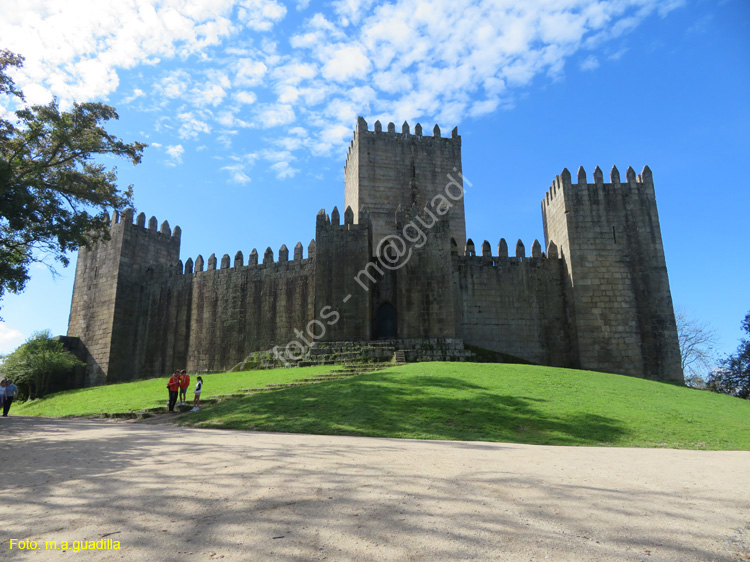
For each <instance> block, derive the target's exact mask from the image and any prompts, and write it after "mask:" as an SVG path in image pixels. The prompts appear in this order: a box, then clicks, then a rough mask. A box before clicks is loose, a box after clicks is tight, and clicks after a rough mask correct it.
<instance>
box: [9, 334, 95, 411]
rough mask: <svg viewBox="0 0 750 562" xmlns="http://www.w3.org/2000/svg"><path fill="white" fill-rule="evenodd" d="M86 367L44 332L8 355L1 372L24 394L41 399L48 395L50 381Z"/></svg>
mask: <svg viewBox="0 0 750 562" xmlns="http://www.w3.org/2000/svg"><path fill="white" fill-rule="evenodd" d="M84 364H85V363H83V362H81V361H79V360H78V358H76V356H75V355H73V354H72V353H70V352H68V351H65V348H64V347H63V344H62V343H60V342H59V341H56V340H54V339H52V335H51V334H50V332H49V330H45V331H41V332H35V333H34V334H32V335H31V337H30V338H29V339H28V340H26V343H24V344H23V345H22V346H21V347H19V348H18V349H16V350H15V351H14V352H13V353H11V354H10V355H8V356H7V357H6V358H5V361H4V362H3V364H2V366H1V367H0V370H2V373H3V374H4V375H5V376H6V377H8V378H10V379H12V380H13V382H15V383H16V385H17V386H18V387H19V389H20V391H21V395H23V396H25V397H27V398H39V397H41V396H44V395H45V394H46V393H47V390H48V389H49V385H50V383H51V382H53V381H55V380H56V379H57V378H58V377H61V376H64V375H66V374H69V373H70V372H71V370H72V369H73V368H74V367H76V366H77V365H84Z"/></svg>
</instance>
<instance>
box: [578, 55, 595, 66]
mask: <svg viewBox="0 0 750 562" xmlns="http://www.w3.org/2000/svg"><path fill="white" fill-rule="evenodd" d="M597 68H599V59H598V58H596V57H595V56H594V55H589V56H588V57H586V59H585V60H584V61H583V62H582V63H581V70H596V69H597Z"/></svg>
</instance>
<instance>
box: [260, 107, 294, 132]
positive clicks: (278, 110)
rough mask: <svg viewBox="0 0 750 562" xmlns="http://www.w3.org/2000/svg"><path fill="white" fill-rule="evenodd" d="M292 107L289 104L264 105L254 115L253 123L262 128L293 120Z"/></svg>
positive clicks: (284, 123)
mask: <svg viewBox="0 0 750 562" xmlns="http://www.w3.org/2000/svg"><path fill="white" fill-rule="evenodd" d="M294 119H295V114H294V109H292V106H291V105H289V104H283V103H280V104H273V105H265V106H263V107H262V108H260V110H259V111H258V113H257V114H256V115H255V123H256V124H257V125H258V126H259V127H262V128H264V129H268V128H271V127H278V126H279V125H286V124H288V123H291V122H293V121H294Z"/></svg>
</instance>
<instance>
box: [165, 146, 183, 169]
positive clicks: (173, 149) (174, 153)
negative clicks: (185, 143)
mask: <svg viewBox="0 0 750 562" xmlns="http://www.w3.org/2000/svg"><path fill="white" fill-rule="evenodd" d="M164 151H165V152H166V153H167V155H168V156H169V157H170V158H171V160H170V161H169V162H168V165H170V166H176V165H177V164H182V155H183V154H184V152H185V149H184V148H183V147H182V145H181V144H176V145H168V146H167V147H166V148H165V149H164Z"/></svg>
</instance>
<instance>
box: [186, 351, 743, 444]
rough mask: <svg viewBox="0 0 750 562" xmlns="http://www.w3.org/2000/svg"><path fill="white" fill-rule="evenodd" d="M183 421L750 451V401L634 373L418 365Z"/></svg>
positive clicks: (228, 405)
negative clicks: (620, 374) (648, 379)
mask: <svg viewBox="0 0 750 562" xmlns="http://www.w3.org/2000/svg"><path fill="white" fill-rule="evenodd" d="M180 423H185V424H190V425H196V426H199V427H200V426H203V427H221V428H231V429H257V430H263V431H284V432H298V433H318V434H336V435H366V436H377V437H402V438H416V439H457V440H472V441H473V440H483V441H501V442H513V443H534V444H554V445H614V446H623V447H678V448H699V449H742V450H750V402H749V401H746V400H740V399H738V398H733V397H730V396H725V395H719V394H714V393H709V392H706V391H699V390H694V389H690V388H686V387H682V386H678V385H673V384H666V383H659V382H654V381H646V380H642V379H636V378H632V377H624V376H619V375H610V374H605V373H594V372H588V371H575V370H569V369H556V368H551V367H536V366H528V365H508V364H486V363H484V364H482V363H417V364H411V365H405V366H398V367H391V368H389V369H387V370H386V371H381V372H379V373H371V374H367V375H360V376H358V377H356V378H352V379H348V380H344V381H339V382H331V383H325V384H319V385H314V386H308V387H295V388H289V389H286V390H282V391H279V392H274V393H268V394H263V395H256V396H251V397H247V398H241V399H238V400H232V401H228V402H224V403H220V404H217V405H215V406H212V407H211V408H208V409H206V410H205V411H201V412H197V413H195V414H191V415H190V416H188V417H182V418H181V419H180Z"/></svg>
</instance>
